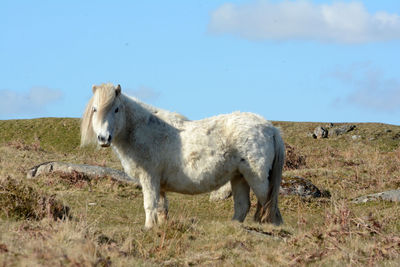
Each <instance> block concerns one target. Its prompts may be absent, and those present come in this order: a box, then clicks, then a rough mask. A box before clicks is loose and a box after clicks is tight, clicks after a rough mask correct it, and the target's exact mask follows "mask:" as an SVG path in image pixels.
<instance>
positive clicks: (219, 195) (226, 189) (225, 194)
mask: <svg viewBox="0 0 400 267" xmlns="http://www.w3.org/2000/svg"><path fill="white" fill-rule="evenodd" d="M230 196H232V187H231V183H230V182H228V183H226V184H225V185H223V186H221V187H220V188H219V189H217V190H214V191H212V192H211V194H210V201H218V200H224V199H227V198H229V197H230Z"/></svg>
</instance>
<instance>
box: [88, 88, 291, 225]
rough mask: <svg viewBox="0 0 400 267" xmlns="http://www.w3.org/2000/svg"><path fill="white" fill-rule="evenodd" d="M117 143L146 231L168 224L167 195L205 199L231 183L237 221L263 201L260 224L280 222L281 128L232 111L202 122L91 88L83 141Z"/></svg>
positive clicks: (114, 90) (116, 90) (257, 216)
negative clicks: (139, 196)
mask: <svg viewBox="0 0 400 267" xmlns="http://www.w3.org/2000/svg"><path fill="white" fill-rule="evenodd" d="M90 143H97V144H99V145H100V146H104V147H106V146H110V145H111V146H112V148H113V150H114V151H115V152H116V154H117V155H118V157H119V159H120V160H121V164H122V166H123V168H124V170H125V172H126V173H127V174H128V175H129V176H131V177H137V178H139V180H140V183H141V185H142V189H143V198H144V209H145V212H146V222H145V227H146V228H151V227H153V226H154V225H155V224H157V223H160V222H162V221H163V220H165V219H166V216H167V212H168V201H167V199H166V194H165V192H168V191H171V192H179V193H183V194H200V193H205V192H210V191H212V190H215V189H218V188H219V187H221V186H222V185H224V184H225V183H227V182H229V181H230V182H231V185H232V192H233V198H234V215H233V220H238V221H240V222H242V221H243V220H244V219H245V217H246V215H247V213H248V211H249V208H250V197H249V193H250V188H251V189H252V190H253V192H254V194H255V195H256V197H257V200H258V204H257V210H256V213H255V216H254V218H255V220H257V221H259V222H269V223H273V224H276V225H279V224H281V223H282V217H281V214H280V211H279V208H278V193H279V187H280V182H281V175H282V168H283V162H284V143H283V141H282V138H281V136H280V133H279V130H278V129H276V128H275V127H273V126H272V124H271V123H270V122H268V121H266V120H265V119H264V118H262V117H261V116H259V115H256V114H252V113H243V112H234V113H232V114H225V115H219V116H215V117H210V118H206V119H203V120H198V121H190V120H188V119H186V118H185V117H184V116H182V115H180V114H177V113H174V112H169V111H166V110H162V109H158V108H155V107H151V106H149V105H146V104H144V103H141V102H140V101H138V100H137V99H134V98H131V97H128V96H126V95H124V94H122V93H121V87H120V86H119V85H118V86H113V85H112V84H102V85H100V86H93V97H92V98H91V99H90V101H89V103H88V104H87V107H86V110H85V113H84V115H83V118H82V124H81V144H82V145H87V144H90Z"/></svg>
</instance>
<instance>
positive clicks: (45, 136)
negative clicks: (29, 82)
mask: <svg viewBox="0 0 400 267" xmlns="http://www.w3.org/2000/svg"><path fill="white" fill-rule="evenodd" d="M274 125H276V126H279V127H280V128H281V130H282V132H283V137H284V140H285V142H286V143H288V144H289V145H290V146H292V147H293V148H294V149H295V150H296V153H298V154H299V155H302V156H303V157H304V158H305V165H303V166H301V167H300V168H298V169H291V170H288V169H286V170H285V171H284V175H298V176H301V177H304V178H306V179H309V180H311V181H312V182H313V183H314V184H315V185H316V186H318V187H319V188H320V189H324V190H329V192H330V193H331V197H330V198H301V197H298V196H286V197H282V196H281V197H280V200H279V202H280V208H281V213H282V215H283V219H284V222H285V223H284V224H283V225H282V226H280V227H274V226H270V225H260V224H257V223H254V222H253V221H252V216H253V214H254V212H255V207H254V206H255V204H256V202H255V198H254V197H252V208H251V210H250V213H249V215H248V217H247V219H246V221H245V222H244V223H243V224H240V223H235V222H232V221H231V220H230V218H231V216H232V214H233V201H232V199H231V198H230V199H228V200H224V201H218V202H210V201H209V199H208V198H209V194H203V195H198V196H186V195H179V194H169V195H168V198H169V202H170V209H169V210H170V213H169V220H168V222H167V223H166V224H164V225H161V226H160V227H158V228H156V229H153V230H150V231H145V230H144V229H143V225H144V210H143V200H142V192H141V190H140V189H138V188H136V187H134V186H133V185H129V184H124V183H121V182H116V181H113V180H112V179H89V178H88V177H85V176H80V175H77V174H76V175H69V176H68V175H63V174H57V173H55V174H49V175H45V176H41V177H39V178H38V179H32V180H28V179H26V173H27V171H28V170H29V169H30V168H31V167H33V166H35V165H37V164H39V163H42V162H46V161H65V162H72V163H86V164H92V165H101V166H108V167H113V168H117V169H121V165H120V163H119V160H118V159H117V158H116V156H115V155H113V153H112V151H111V150H110V149H100V150H98V149H96V148H94V147H92V148H84V149H82V148H80V147H79V120H78V119H61V118H60V119H56V118H43V119H35V120H10V121H0V179H1V182H0V265H1V266H137V265H139V266H157V265H166V266H188V265H189V266H192V265H201V266H204V265H206V266H208V265H209V266H231V265H234V266H287V265H295V266H302V265H318V266H321V265H322V266H343V265H350V266H359V265H383V266H398V265H399V264H400V219H399V214H400V204H399V203H394V202H385V201H379V202H369V203H365V204H354V203H352V202H351V200H352V199H354V198H355V197H358V196H362V195H365V194H369V193H375V192H381V191H385V190H391V189H398V188H400V126H393V125H384V124H363V123H358V124H356V126H357V127H356V128H355V129H354V130H353V131H351V132H349V133H346V134H343V135H340V136H337V137H330V138H327V139H313V138H312V137H310V135H309V134H308V133H309V132H312V131H313V130H314V128H315V127H317V126H320V125H322V126H323V125H325V124H324V123H294V122H274Z"/></svg>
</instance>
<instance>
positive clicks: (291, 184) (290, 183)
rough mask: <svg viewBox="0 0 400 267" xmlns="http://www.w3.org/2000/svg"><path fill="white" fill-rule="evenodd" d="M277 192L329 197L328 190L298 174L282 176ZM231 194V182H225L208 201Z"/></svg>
mask: <svg viewBox="0 0 400 267" xmlns="http://www.w3.org/2000/svg"><path fill="white" fill-rule="evenodd" d="M279 194H280V195H284V196H288V195H297V196H301V197H306V198H310V197H311V198H318V197H330V193H329V191H326V190H322V191H321V190H320V189H319V188H318V187H316V186H315V185H314V184H313V183H311V181H309V180H307V179H304V178H302V177H298V176H284V177H283V178H282V182H281V187H280V189H279ZM231 195H232V188H231V183H229V182H228V183H226V184H225V185H224V186H222V187H221V188H220V189H218V190H215V191H213V192H211V195H210V201H218V200H224V199H227V198H229V197H230V196H231Z"/></svg>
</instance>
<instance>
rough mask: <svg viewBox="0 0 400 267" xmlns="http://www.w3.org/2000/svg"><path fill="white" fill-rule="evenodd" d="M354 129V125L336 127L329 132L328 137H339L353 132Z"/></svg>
mask: <svg viewBox="0 0 400 267" xmlns="http://www.w3.org/2000/svg"><path fill="white" fill-rule="evenodd" d="M355 128H356V126H355V125H354V124H346V125H342V126H338V127H334V128H332V129H330V130H329V136H339V135H342V134H345V133H348V132H351V131H353V130H354V129H355Z"/></svg>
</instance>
